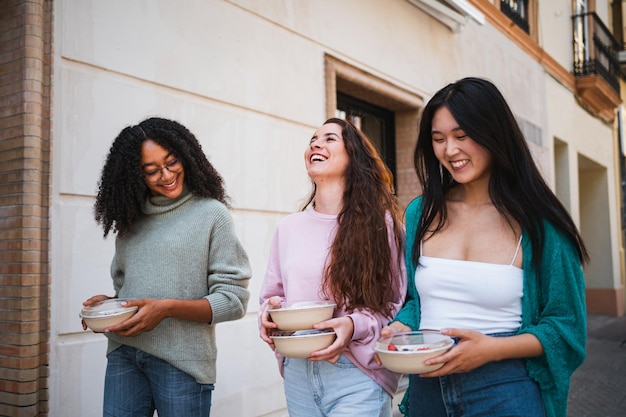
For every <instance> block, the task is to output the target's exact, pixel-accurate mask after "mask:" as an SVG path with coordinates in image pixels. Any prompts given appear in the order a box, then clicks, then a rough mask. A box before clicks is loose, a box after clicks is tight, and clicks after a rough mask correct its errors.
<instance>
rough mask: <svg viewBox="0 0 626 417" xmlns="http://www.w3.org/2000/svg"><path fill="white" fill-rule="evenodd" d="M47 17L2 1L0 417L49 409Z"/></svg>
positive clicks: (34, 7)
mask: <svg viewBox="0 0 626 417" xmlns="http://www.w3.org/2000/svg"><path fill="white" fill-rule="evenodd" d="M52 17H53V0H47V1H46V0H31V1H26V0H2V1H0V51H1V52H0V335H1V337H0V416H12V417H13V416H14V417H22V416H45V415H47V410H48V379H47V378H48V352H49V329H50V309H49V304H50V297H49V284H50V273H49V252H48V244H49V224H48V212H49V209H48V207H49V187H50V151H51V149H50V148H51V103H50V100H51V78H52V77H51V75H52V20H53V19H52Z"/></svg>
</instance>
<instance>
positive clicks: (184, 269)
mask: <svg viewBox="0 0 626 417" xmlns="http://www.w3.org/2000/svg"><path fill="white" fill-rule="evenodd" d="M95 218H96V221H97V222H98V223H99V224H101V225H102V227H103V229H104V237H106V236H107V235H108V234H109V232H114V233H116V235H117V236H116V240H115V256H114V258H113V261H112V263H111V276H112V278H113V288H114V290H115V295H114V296H113V297H109V296H106V295H96V296H93V297H91V298H89V299H88V300H86V301H85V302H84V303H83V304H84V305H85V306H92V305H94V304H96V303H98V302H100V301H103V300H106V299H110V298H120V299H125V300H127V301H124V302H123V303H122V305H123V306H128V307H133V306H136V307H138V310H137V312H136V314H135V315H133V316H132V317H131V318H129V319H127V320H126V321H124V322H122V323H120V324H117V325H114V326H110V327H109V328H107V329H105V335H106V336H107V338H108V339H109V340H108V349H107V358H108V363H107V369H106V377H105V387H104V416H107V417H117V416H125V417H127V416H136V417H147V416H152V415H153V413H154V411H155V410H157V411H158V414H159V417H168V416H169V417H174V416H183V415H184V416H198V417H200V416H203V417H207V416H209V415H210V407H211V393H212V390H213V388H214V384H215V379H216V375H215V361H216V354H217V351H216V344H215V325H216V324H217V323H220V322H224V321H229V320H236V319H239V318H241V317H243V315H244V314H245V312H246V308H247V302H248V298H249V293H248V290H247V286H248V281H249V279H250V276H251V269H250V265H249V261H248V257H247V254H246V252H245V250H244V249H243V247H242V246H241V243H240V242H239V240H238V238H237V236H236V234H235V230H234V225H233V221H232V218H231V215H230V213H229V211H228V208H227V197H226V194H225V191H224V185H223V181H222V178H221V176H220V175H219V174H218V172H217V171H216V170H215V168H214V167H213V166H212V165H211V163H210V162H209V161H208V160H207V158H206V156H205V154H204V152H203V151H202V148H201V146H200V143H199V142H198V140H197V139H196V137H195V136H194V135H193V134H192V133H191V132H190V131H189V130H188V129H187V128H186V127H184V126H182V125H181V124H180V123H177V122H175V121H172V120H167V119H161V118H150V119H147V120H144V121H143V122H141V123H139V124H138V125H136V126H130V127H126V128H125V129H123V130H122V132H121V133H120V134H119V136H118V137H117V138H116V139H115V140H114V142H113V144H112V146H111V149H110V151H109V155H108V157H107V159H106V162H105V164H104V167H103V169H102V174H101V177H100V181H99V190H98V196H97V198H96V203H95ZM83 328H84V329H86V327H85V324H84V322H83Z"/></svg>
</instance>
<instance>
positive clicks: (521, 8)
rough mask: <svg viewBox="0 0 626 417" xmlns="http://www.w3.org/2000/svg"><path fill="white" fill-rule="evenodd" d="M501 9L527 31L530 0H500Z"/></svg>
mask: <svg viewBox="0 0 626 417" xmlns="http://www.w3.org/2000/svg"><path fill="white" fill-rule="evenodd" d="M500 11H501V12H502V13H504V14H505V15H506V16H507V17H508V18H509V19H511V20H512V21H513V23H515V24H516V25H517V26H519V27H520V28H522V30H523V31H524V32H526V33H530V32H529V26H528V0H500Z"/></svg>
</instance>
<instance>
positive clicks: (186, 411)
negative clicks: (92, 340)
mask: <svg viewBox="0 0 626 417" xmlns="http://www.w3.org/2000/svg"><path fill="white" fill-rule="evenodd" d="M212 391H213V384H199V383H198V382H196V380H195V379H194V378H193V377H191V376H190V375H189V374H187V373H185V372H183V371H181V370H179V369H178V368H176V367H174V366H172V365H170V364H169V363H167V362H165V361H164V360H161V359H159V358H157V357H155V356H152V355H149V354H147V353H145V352H142V351H141V350H139V349H135V348H133V347H130V346H126V345H123V346H120V347H119V348H117V349H115V350H114V351H113V352H111V353H109V355H108V362H107V369H106V377H105V380H104V413H103V415H104V417H152V415H153V414H154V410H155V409H156V410H157V411H158V413H159V417H177V416H185V417H209V415H210V414H211V393H212Z"/></svg>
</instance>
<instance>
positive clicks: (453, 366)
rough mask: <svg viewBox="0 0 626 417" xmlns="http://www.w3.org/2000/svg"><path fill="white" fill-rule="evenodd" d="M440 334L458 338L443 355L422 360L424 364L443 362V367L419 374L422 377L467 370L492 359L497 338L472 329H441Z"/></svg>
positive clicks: (493, 358)
mask: <svg viewBox="0 0 626 417" xmlns="http://www.w3.org/2000/svg"><path fill="white" fill-rule="evenodd" d="M441 333H442V334H445V335H446V336H450V337H455V338H458V339H459V341H458V342H457V344H456V345H455V346H453V347H452V349H450V350H449V351H447V352H446V353H444V354H443V355H440V356H437V357H434V358H431V359H428V360H426V361H424V364H425V365H435V364H439V363H444V365H443V367H441V368H439V369H437V370H436V371H433V372H427V373H424V374H421V375H420V376H422V377H436V376H443V375H450V374H458V373H462V372H468V371H471V370H472V369H475V368H478V367H479V366H482V365H484V364H486V363H488V362H491V361H494V360H496V359H495V356H494V348H495V346H496V345H497V343H496V342H497V340H496V339H497V338H496V337H491V336H486V335H484V334H482V333H480V332H477V331H474V330H465V329H442V330H441Z"/></svg>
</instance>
